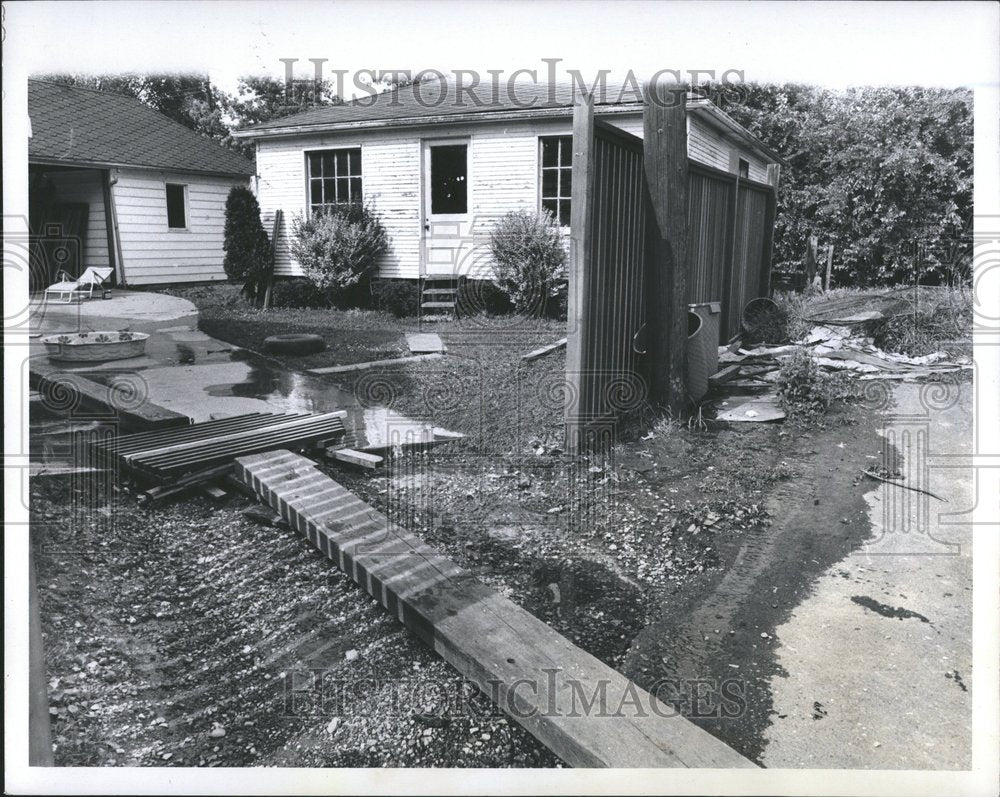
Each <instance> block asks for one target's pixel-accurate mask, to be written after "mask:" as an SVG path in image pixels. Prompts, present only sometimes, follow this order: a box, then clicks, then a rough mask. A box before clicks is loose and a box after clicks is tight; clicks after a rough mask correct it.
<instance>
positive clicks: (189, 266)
mask: <svg viewBox="0 0 1000 797" xmlns="http://www.w3.org/2000/svg"><path fill="white" fill-rule="evenodd" d="M113 174H115V175H116V176H117V178H118V180H117V183H115V184H114V186H113V187H112V191H113V193H114V201H115V210H116V212H117V216H118V232H119V237H120V240H121V249H122V262H123V266H124V272H125V279H126V282H127V283H128V284H129V285H153V284H157V283H171V282H210V281H214V280H223V279H225V278H226V274H225V271H224V270H223V267H222V261H223V257H224V254H225V253H224V251H223V249H222V242H223V230H224V227H225V218H226V198H227V197H228V196H229V191H230V189H231V188H232V187H233V186H234V185H247V182H248V180H247V179H246V178H239V177H228V178H227V177H214V176H208V175H197V174H184V173H179V172H165V171H149V170H139V169H126V168H122V169H119V170H116V171H115V172H113ZM166 183H180V184H182V185H186V186H187V207H186V213H185V215H186V221H187V228H186V229H183V230H180V229H170V228H169V227H168V226H167V200H166V188H165V185H166Z"/></svg>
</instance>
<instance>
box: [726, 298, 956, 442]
mask: <svg viewBox="0 0 1000 797" xmlns="http://www.w3.org/2000/svg"><path fill="white" fill-rule="evenodd" d="M868 312H869V311H862V312H858V313H854V314H853V315H852V316H851V318H852V320H854V321H857V322H859V323H860V322H861V321H863V320H868ZM872 312H874V311H872ZM861 316H865V318H861ZM801 350H805V351H807V352H808V353H809V355H810V356H811V357H812V358H813V360H814V362H815V363H816V365H817V366H819V368H820V369H822V370H824V371H826V372H831V373H832V372H846V373H848V374H850V375H851V376H852V377H854V378H856V379H858V380H859V381H869V380H873V379H899V380H903V381H907V382H912V381H917V380H921V379H926V378H928V377H936V376H939V375H941V374H957V373H958V372H961V371H967V370H971V369H972V361H971V359H970V358H968V357H958V358H951V357H950V356H949V355H948V353H947V352H944V351H936V352H932V353H931V354H925V355H923V356H921V357H911V356H908V355H906V354H898V353H894V352H887V351H883V350H882V349H880V348H878V347H877V346H875V344H874V341H873V339H872V338H871V337H867V336H863V335H859V334H855V331H854V329H853V328H852V327H851V326H849V325H842V324H832V323H830V324H820V325H817V326H814V327H813V328H812V329H811V330H810V332H809V334H808V335H806V336H805V337H803V338H802V339H801V340H798V341H795V342H794V343H790V344H783V345H771V344H761V345H758V346H755V347H754V348H741V346H740V342H739V341H737V342H736V343H735V344H733V345H731V346H728V347H720V349H719V366H720V369H721V370H720V371H719V372H718V373H717V374H715V375H714V376H712V377H711V378H710V380H709V381H710V382H711V383H712V384H713V385H714V386H716V387H717V388H720V389H721V391H722V393H723V395H724V397H723V398H722V400H721V401H720V402H719V405H718V413H717V414H716V420H720V421H731V422H745V421H751V422H762V421H775V420H781V419H783V418H784V417H785V413H784V411H783V410H782V408H781V406H780V404H779V401H778V396H777V390H776V388H777V386H776V382H777V380H778V376H779V369H780V368H781V365H782V363H783V362H784V361H785V360H786V359H787V358H789V357H791V356H792V355H793V354H795V353H796V352H798V351H801Z"/></svg>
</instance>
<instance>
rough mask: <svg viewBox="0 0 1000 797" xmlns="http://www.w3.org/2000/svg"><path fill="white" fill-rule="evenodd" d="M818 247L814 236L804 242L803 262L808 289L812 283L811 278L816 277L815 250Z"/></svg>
mask: <svg viewBox="0 0 1000 797" xmlns="http://www.w3.org/2000/svg"><path fill="white" fill-rule="evenodd" d="M818 246H819V241H818V240H817V238H816V236H815V235H810V236H809V240H807V241H806V258H805V260H806V262H805V272H806V287H807V288H808V287H810V286H811V285H812V282H813V277H815V276H816V266H817V264H816V250H817V248H818Z"/></svg>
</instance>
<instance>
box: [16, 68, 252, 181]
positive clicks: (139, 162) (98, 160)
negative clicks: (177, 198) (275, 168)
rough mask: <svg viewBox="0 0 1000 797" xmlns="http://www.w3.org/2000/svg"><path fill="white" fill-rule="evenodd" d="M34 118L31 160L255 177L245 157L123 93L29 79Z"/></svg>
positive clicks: (31, 108) (31, 115)
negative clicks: (111, 92)
mask: <svg viewBox="0 0 1000 797" xmlns="http://www.w3.org/2000/svg"><path fill="white" fill-rule="evenodd" d="M28 115H29V116H30V117H31V132H32V136H31V140H30V142H29V144H28V160H29V161H31V162H39V163H65V164H66V165H68V166H139V167H145V168H154V169H167V170H171V171H185V172H206V173H212V174H227V175H228V174H244V175H252V174H253V173H254V167H253V164H252V163H251V162H250V161H249V160H248V159H247V158H244V157H243V156H242V155H240V154H238V153H236V152H232V151H231V150H228V149H226V148H225V147H223V146H221V145H220V144H218V143H217V142H215V141H212V140H211V139H209V138H206V137H204V136H201V135H199V134H198V133H196V132H194V131H193V130H190V129H188V128H186V127H184V125H182V124H179V123H178V122H175V121H174V120H173V119H169V118H167V117H166V116H164V115H163V114H161V113H157V112H156V111H154V110H153V109H152V108H150V107H148V106H146V105H144V104H143V103H141V102H140V101H139V100H137V99H134V98H132V97H126V96H124V95H121V94H110V93H108V92H104V91H97V90H96V89H90V88H84V87H82V86H67V85H63V84H60V83H50V82H48V81H44V80H29V81H28Z"/></svg>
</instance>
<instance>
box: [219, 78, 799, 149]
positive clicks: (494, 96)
mask: <svg viewBox="0 0 1000 797" xmlns="http://www.w3.org/2000/svg"><path fill="white" fill-rule="evenodd" d="M580 92H581V88H580V87H579V86H578V85H576V84H573V83H551V84H550V83H538V82H535V81H521V82H517V83H515V84H514V85H513V86H509V84H508V83H507V82H506V81H501V82H499V83H496V82H490V81H487V82H482V81H481V82H480V83H479V84H478V85H475V86H470V85H461V86H460V85H459V84H458V83H457V82H456V81H454V80H449V79H445V78H442V79H440V80H431V81H427V82H424V83H414V84H411V85H409V86H404V87H403V88H399V89H393V90H391V91H385V92H382V93H380V94H376V95H369V96H364V97H359V98H357V99H355V100H352V101H351V102H347V103H343V104H341V105H324V106H321V107H317V108H311V109H309V110H307V111H302V112H300V113H296V114H292V115H291V116H285V117H282V118H280V119H271V120H269V121H267V122H261V123H259V124H256V125H252V126H251V127H247V128H245V129H243V130H238V131H235V132H234V133H233V135H234V136H237V137H241V138H270V137H276V136H286V135H296V134H303V133H312V132H317V133H318V132H325V131H335V130H346V129H354V130H357V129H369V128H378V127H407V126H417V125H435V124H449V123H454V122H460V121H461V122H469V121H489V120H493V119H510V118H511V117H515V118H535V117H553V116H554V117H560V116H570V115H571V114H572V109H573V103H574V101H575V99H576V98H577V97H579V96H580ZM642 105H643V102H642V92H641V88H640V87H639V86H637V85H634V84H624V85H623V84H612V83H611V82H608V83H606V84H605V86H603V87H602V88H601V89H599V90H598V91H595V92H594V112H595V113H596V114H599V115H605V114H607V115H610V114H616V113H639V112H641V111H642ZM687 108H688V111H689V112H694V113H697V114H699V115H700V116H702V117H703V118H705V119H706V120H707V121H708V122H709V123H710V124H711V125H712V126H713V127H717V128H720V129H721V130H724V131H725V133H726V134H728V135H730V136H735V137H737V138H739V139H741V140H742V141H743V142H744V143H745V144H746V146H747V147H748V148H749V149H751V150H755V151H757V152H759V153H760V154H762V155H764V156H765V157H766V158H767V159H769V160H772V161H775V162H777V163H783V160H782V158H781V157H780V155H778V154H777V153H776V152H774V151H773V150H772V149H770V148H769V147H768V146H767V145H765V144H764V143H763V142H762V141H760V139H758V138H757V137H756V136H754V135H753V134H752V133H751V132H750V131H749V130H747V129H746V128H744V127H743V126H742V125H740V124H739V123H737V122H736V121H735V120H734V119H733V118H732V117H730V116H729V115H728V114H726V113H725V112H724V111H723V110H722V109H721V108H719V107H718V106H717V105H715V103H713V102H712V101H711V100H709V99H706V98H704V97H701V96H699V95H696V94H691V93H689V94H688V102H687Z"/></svg>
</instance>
